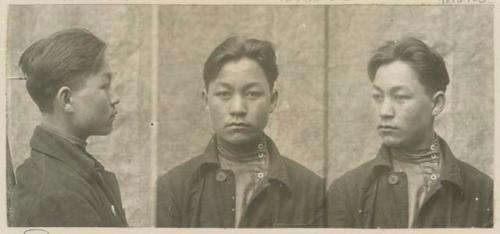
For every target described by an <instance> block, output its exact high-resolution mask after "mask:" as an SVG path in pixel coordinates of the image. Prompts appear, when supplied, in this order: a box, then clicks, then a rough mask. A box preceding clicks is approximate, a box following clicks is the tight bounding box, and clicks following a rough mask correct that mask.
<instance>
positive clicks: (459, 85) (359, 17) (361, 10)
mask: <svg viewBox="0 0 500 234" xmlns="http://www.w3.org/2000/svg"><path fill="white" fill-rule="evenodd" d="M492 9H493V8H492V6H487V5H484V6H434V7H430V6H412V7H406V6H361V5H351V6H182V5H176V6H173V5H172V6H166V5H165V6H158V7H155V6H152V5H127V6H119V5H107V6H92V5H85V6H84V5H72V6H64V5H59V6H10V7H9V11H8V23H7V24H8V32H7V33H8V34H7V39H8V40H7V46H8V50H7V77H16V76H21V75H22V74H20V71H19V68H18V67H17V66H16V64H17V60H18V59H19V56H20V55H21V53H22V51H23V50H24V49H26V48H27V46H28V45H30V44H31V43H33V42H34V41H35V40H37V39H40V38H41V37H44V36H47V35H49V34H51V33H53V32H55V31H57V30H60V29H64V28H68V27H84V28H87V29H89V30H90V31H92V32H94V33H95V34H97V35H98V36H99V37H101V38H102V39H104V40H105V41H107V42H108V44H109V53H110V54H109V57H110V58H111V60H112V61H111V65H112V68H113V69H114V71H115V72H116V73H117V76H116V77H117V79H116V80H115V87H116V89H117V91H118V94H119V95H120V96H121V103H120V105H119V111H120V115H119V117H118V119H117V120H116V124H115V131H114V132H113V133H112V134H111V135H110V136H108V137H92V138H90V144H89V147H90V148H89V151H90V152H92V153H94V154H95V155H96V157H97V158H98V159H99V160H100V161H102V162H103V164H104V165H105V166H106V167H107V168H108V169H109V170H111V171H114V172H115V173H116V174H117V177H118V179H119V183H120V186H121V189H122V198H123V201H124V205H125V209H126V211H127V218H128V220H129V224H130V225H132V226H151V225H153V220H154V219H153V217H152V215H153V210H152V208H153V207H154V206H153V205H154V204H153V201H154V197H153V196H154V194H155V193H154V191H155V188H154V187H152V186H151V185H152V184H154V181H155V179H156V176H157V175H160V174H163V173H165V172H166V171H168V170H169V169H171V168H172V167H174V166H176V165H179V164H180V163H182V162H184V161H186V160H188V159H190V158H192V157H195V156H196V155H198V154H199V153H201V152H202V151H203V149H204V147H205V145H206V144H207V142H208V140H209V138H210V136H211V135H212V130H211V127H210V123H209V119H208V116H207V112H206V110H205V108H204V106H203V103H202V101H201V96H200V95H201V90H202V88H203V82H202V69H203V63H204V62H205V59H206V58H207V57H208V55H209V53H210V52H211V51H212V50H213V48H214V47H215V46H216V45H218V44H219V43H221V42H222V41H223V40H224V39H226V38H227V37H229V36H234V35H244V36H250V37H256V38H260V39H266V40H269V41H271V42H273V43H274V44H275V46H276V49H277V53H278V66H279V69H280V76H279V78H278V81H277V83H276V88H277V89H278V91H279V95H280V97H279V103H278V107H277V109H276V110H275V111H274V113H273V114H272V115H271V119H270V121H269V125H268V128H267V129H266V132H267V134H268V135H270V136H271V137H272V138H273V139H274V140H275V142H276V143H277V145H278V148H279V149H280V151H281V153H282V154H283V155H285V156H287V157H289V158H292V159H294V160H296V161H298V162H300V163H302V164H303V165H305V166H306V167H307V168H309V169H311V170H312V171H314V172H315V173H317V174H318V175H320V176H322V177H325V178H327V183H329V182H330V181H331V180H332V179H334V178H337V177H338V176H340V175H341V174H343V173H344V172H346V171H347V170H349V169H352V168H354V167H356V166H357V165H359V164H360V163H362V162H363V161H367V160H369V159H371V158H372V157H373V156H374V153H375V152H376V150H377V148H378V146H379V144H380V140H379V139H378V136H377V135H376V132H375V117H374V115H373V113H372V110H371V108H370V95H369V93H370V83H369V80H368V77H367V74H366V63H367V61H368V59H369V56H370V53H371V52H372V51H373V50H374V49H375V48H377V47H378V46H380V45H382V44H383V42H384V41H385V40H394V39H397V38H399V37H401V36H403V35H410V36H416V37H419V38H421V39H423V40H424V41H426V42H427V43H429V44H430V45H432V46H435V47H436V49H437V50H438V51H439V52H441V53H442V54H443V55H444V57H445V60H446V63H447V66H448V68H449V72H450V76H451V85H450V87H449V90H448V91H447V98H448V99H447V100H448V102H447V106H446V109H445V111H444V113H442V114H441V115H440V116H439V117H438V119H437V122H436V124H437V131H438V133H439V134H440V135H441V136H443V137H444V138H445V139H447V140H448V142H449V143H450V145H451V147H452V149H453V150H454V152H455V154H456V156H457V157H458V158H460V159H463V160H465V161H467V162H469V163H471V164H472V165H474V166H476V167H478V168H479V169H480V170H482V171H484V172H486V173H487V174H489V175H493V125H494V112H493V48H494V47H493V23H492V22H493V10H492ZM156 48H157V49H156ZM155 61H157V63H158V64H156V63H155ZM7 97H8V99H7V104H8V107H7V108H8V109H7V115H8V137H9V141H10V145H11V147H10V148H11V151H12V157H13V164H14V166H17V165H19V163H21V162H22V161H23V160H24V159H25V158H26V157H27V156H28V155H29V148H28V141H29V138H30V136H31V134H32V130H33V128H34V126H35V125H36V123H37V122H38V121H39V118H40V114H39V113H38V110H37V108H36V106H35V105H34V104H33V102H32V101H31V100H30V98H29V96H28V95H27V93H26V91H25V88H24V81H20V80H9V81H7ZM154 103H157V105H156V106H155V107H153V105H154ZM154 120H157V122H154ZM155 139H156V141H155ZM156 143H157V145H156V147H153V144H156ZM155 149H156V150H155Z"/></svg>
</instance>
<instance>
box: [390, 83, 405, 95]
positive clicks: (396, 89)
mask: <svg viewBox="0 0 500 234" xmlns="http://www.w3.org/2000/svg"><path fill="white" fill-rule="evenodd" d="M400 90H408V87H406V86H402V85H399V86H394V87H391V88H390V90H389V91H390V92H393V93H394V92H397V91H400Z"/></svg>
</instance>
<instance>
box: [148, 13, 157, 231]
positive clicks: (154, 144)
mask: <svg viewBox="0 0 500 234" xmlns="http://www.w3.org/2000/svg"><path fill="white" fill-rule="evenodd" d="M158 17H159V9H158V5H151V124H150V129H151V132H150V133H151V139H150V140H151V159H150V160H151V165H150V169H151V178H150V184H149V188H150V197H149V200H150V215H151V219H152V220H151V226H153V227H154V226H156V178H157V176H158V175H157V174H158V169H157V162H158V65H159V64H158V53H159V50H158V36H159V35H158V26H159V25H158V21H159V19H158Z"/></svg>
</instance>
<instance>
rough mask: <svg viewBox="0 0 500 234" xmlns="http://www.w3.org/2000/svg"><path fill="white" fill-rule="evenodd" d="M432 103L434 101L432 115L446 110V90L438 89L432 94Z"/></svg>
mask: <svg viewBox="0 0 500 234" xmlns="http://www.w3.org/2000/svg"><path fill="white" fill-rule="evenodd" d="M432 103H433V107H432V115H433V116H434V117H436V116H438V115H439V114H440V113H441V112H442V111H443V110H444V106H445V104H446V97H445V95H444V92H443V91H437V92H436V93H435V94H434V95H433V96H432Z"/></svg>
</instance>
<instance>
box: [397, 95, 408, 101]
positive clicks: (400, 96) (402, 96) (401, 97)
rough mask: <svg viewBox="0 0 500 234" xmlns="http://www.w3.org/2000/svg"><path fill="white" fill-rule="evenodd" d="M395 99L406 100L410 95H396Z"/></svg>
mask: <svg viewBox="0 0 500 234" xmlns="http://www.w3.org/2000/svg"><path fill="white" fill-rule="evenodd" d="M394 99H396V100H398V101H404V100H407V99H409V96H407V95H395V96H394Z"/></svg>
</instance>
